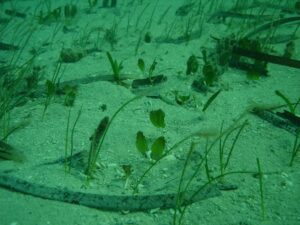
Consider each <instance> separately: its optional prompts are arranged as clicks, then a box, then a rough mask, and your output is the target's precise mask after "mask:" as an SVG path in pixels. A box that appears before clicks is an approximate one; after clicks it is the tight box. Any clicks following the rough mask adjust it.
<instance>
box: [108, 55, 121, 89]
mask: <svg viewBox="0 0 300 225" xmlns="http://www.w3.org/2000/svg"><path fill="white" fill-rule="evenodd" d="M106 55H107V58H108V60H109V63H110V65H111V68H112V71H113V76H114V80H115V81H116V82H117V84H121V71H122V69H123V65H122V62H120V63H118V61H117V60H116V59H113V57H112V56H111V54H110V53H109V52H106Z"/></svg>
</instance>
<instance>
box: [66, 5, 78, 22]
mask: <svg viewBox="0 0 300 225" xmlns="http://www.w3.org/2000/svg"><path fill="white" fill-rule="evenodd" d="M76 14H77V6H76V5H74V4H67V5H65V6H64V15H65V18H67V19H72V18H74V17H75V16H76Z"/></svg>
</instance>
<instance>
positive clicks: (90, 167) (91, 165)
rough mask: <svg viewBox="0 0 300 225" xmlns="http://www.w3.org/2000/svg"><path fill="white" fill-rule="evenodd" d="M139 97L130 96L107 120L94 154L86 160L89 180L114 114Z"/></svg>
mask: <svg viewBox="0 0 300 225" xmlns="http://www.w3.org/2000/svg"><path fill="white" fill-rule="evenodd" d="M141 97H143V96H141V95H140V96H136V97H134V98H131V99H130V100H128V101H127V102H125V103H124V104H123V105H122V106H121V107H120V108H119V109H118V110H117V111H116V112H115V113H114V115H113V116H112V118H111V119H110V121H109V122H108V124H107V126H106V128H105V130H104V132H103V135H102V137H101V139H100V142H99V145H98V146H97V149H96V151H95V154H93V155H91V158H90V157H89V162H88V167H87V179H88V180H89V179H90V178H91V175H92V172H93V170H94V168H95V166H96V161H97V158H98V156H99V153H100V151H101V149H102V145H103V142H104V140H105V137H106V134H107V131H108V130H109V128H110V126H111V124H112V122H113V121H114V120H115V118H116V116H117V115H118V114H119V113H120V112H121V111H122V110H123V109H124V108H125V106H127V105H128V104H130V103H131V102H133V101H135V100H137V99H140V98H141Z"/></svg>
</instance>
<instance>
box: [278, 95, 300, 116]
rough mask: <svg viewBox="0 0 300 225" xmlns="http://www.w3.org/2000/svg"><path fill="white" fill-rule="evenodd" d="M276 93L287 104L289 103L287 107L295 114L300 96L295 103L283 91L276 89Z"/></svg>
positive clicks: (299, 102)
mask: <svg viewBox="0 0 300 225" xmlns="http://www.w3.org/2000/svg"><path fill="white" fill-rule="evenodd" d="M275 94H276V95H277V96H279V97H280V98H281V99H282V100H283V101H284V102H285V103H286V105H287V107H288V109H289V112H290V113H292V114H293V115H295V113H296V108H297V106H298V105H299V104H300V98H299V99H298V100H297V102H296V103H295V104H293V103H292V102H291V100H290V99H289V98H288V97H287V96H286V95H284V94H283V93H282V92H281V91H279V90H276V91H275Z"/></svg>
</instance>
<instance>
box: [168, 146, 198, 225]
mask: <svg viewBox="0 0 300 225" xmlns="http://www.w3.org/2000/svg"><path fill="white" fill-rule="evenodd" d="M194 149H195V143H194V142H192V143H191V145H190V149H189V151H188V154H187V156H186V159H185V162H184V165H183V169H182V171H181V175H180V180H179V185H178V190H177V195H176V207H175V212H174V216H173V224H176V220H177V211H178V209H179V208H180V206H181V203H182V202H181V200H182V198H183V196H182V195H184V192H183V193H182V195H181V187H182V184H183V181H184V175H185V172H186V169H187V166H188V162H189V161H190V158H191V156H192V153H193V152H194Z"/></svg>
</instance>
